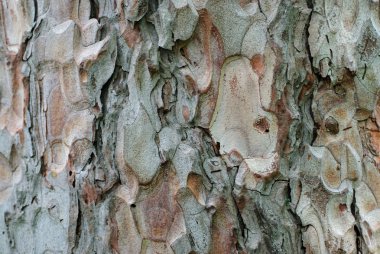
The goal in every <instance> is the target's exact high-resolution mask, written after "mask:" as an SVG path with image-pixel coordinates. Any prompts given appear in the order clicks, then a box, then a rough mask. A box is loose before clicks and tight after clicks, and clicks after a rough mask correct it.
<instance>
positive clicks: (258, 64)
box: [251, 55, 265, 77]
mask: <svg viewBox="0 0 380 254" xmlns="http://www.w3.org/2000/svg"><path fill="white" fill-rule="evenodd" d="M251 66H252V69H253V70H254V71H255V72H256V74H257V75H258V76H259V77H261V76H262V75H263V74H264V70H265V60H264V56H263V55H254V56H253V57H252V59H251Z"/></svg>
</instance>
